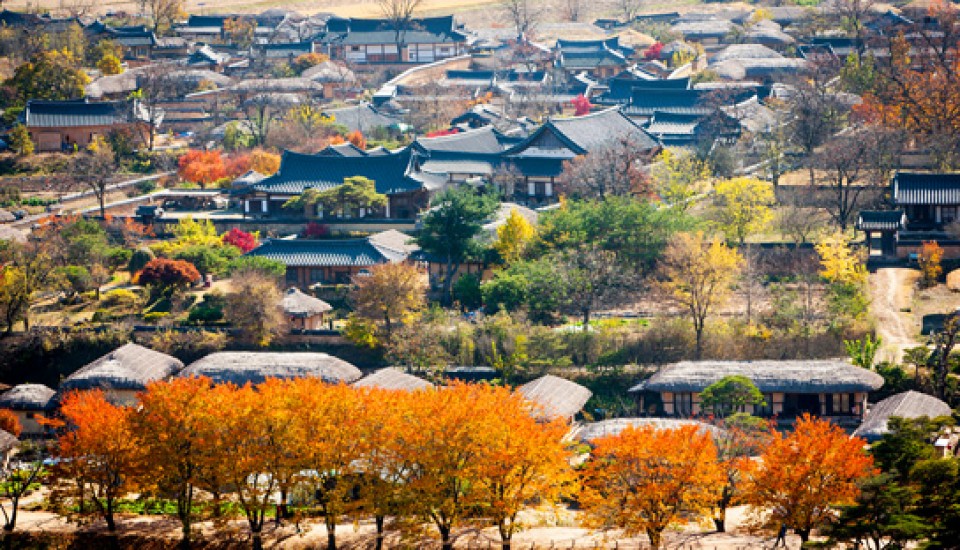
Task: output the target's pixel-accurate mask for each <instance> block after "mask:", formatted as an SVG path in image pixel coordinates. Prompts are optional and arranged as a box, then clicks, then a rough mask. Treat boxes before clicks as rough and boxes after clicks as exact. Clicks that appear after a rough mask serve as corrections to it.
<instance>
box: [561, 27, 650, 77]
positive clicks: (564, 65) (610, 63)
mask: <svg viewBox="0 0 960 550" xmlns="http://www.w3.org/2000/svg"><path fill="white" fill-rule="evenodd" d="M556 50H557V66H558V67H559V68H560V69H562V70H563V71H564V72H565V73H567V74H568V75H574V74H578V73H586V74H588V75H589V76H590V77H592V78H594V79H603V78H609V77H611V76H613V75H615V74H617V73H619V72H621V71H623V70H624V69H625V68H626V67H627V65H628V64H629V61H628V58H629V57H630V56H631V55H632V54H633V51H632V50H631V49H630V48H625V47H623V46H621V45H620V39H619V38H618V37H616V36H615V37H612V38H607V39H605V40H564V39H560V40H557V48H556Z"/></svg>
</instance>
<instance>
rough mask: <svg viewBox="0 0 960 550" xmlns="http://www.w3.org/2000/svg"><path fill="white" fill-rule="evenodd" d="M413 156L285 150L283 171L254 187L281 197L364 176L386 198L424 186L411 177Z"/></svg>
mask: <svg viewBox="0 0 960 550" xmlns="http://www.w3.org/2000/svg"><path fill="white" fill-rule="evenodd" d="M409 166H410V153H409V151H408V150H404V151H402V152H400V153H395V154H390V155H380V156H364V157H343V156H318V155H305V154H301V153H294V152H292V151H284V153H283V158H282V159H281V161H280V170H279V171H278V172H277V173H276V174H274V175H273V176H270V177H269V178H266V179H264V180H263V181H261V182H259V183H256V184H254V185H253V186H252V187H253V189H255V190H257V191H265V192H269V193H279V194H300V193H303V191H304V190H306V189H308V188H316V189H321V190H323V189H330V188H332V187H336V186H338V185H341V184H343V180H345V179H346V178H350V177H353V176H363V177H365V178H369V179H372V180H373V181H374V182H375V183H376V188H377V192H378V193H382V194H385V195H390V194H395V193H404V192H407V191H414V190H416V189H420V188H421V187H422V184H421V183H420V182H418V181H416V180H414V179H413V178H411V177H409V176H408V168H409Z"/></svg>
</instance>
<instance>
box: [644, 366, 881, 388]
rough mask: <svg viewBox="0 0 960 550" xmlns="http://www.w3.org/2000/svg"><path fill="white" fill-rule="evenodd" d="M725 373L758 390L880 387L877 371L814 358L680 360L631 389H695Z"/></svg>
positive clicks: (879, 377) (710, 382) (705, 385)
mask: <svg viewBox="0 0 960 550" xmlns="http://www.w3.org/2000/svg"><path fill="white" fill-rule="evenodd" d="M727 376H746V377H747V378H749V379H750V380H752V381H753V383H754V384H755V385H756V386H757V389H759V390H760V391H761V392H764V393H772V392H783V393H841V392H843V393H846V392H851V393H852V392H870V391H873V390H877V389H880V386H883V377H882V376H880V375H879V374H877V373H875V372H872V371H868V370H866V369H862V368H860V367H855V366H853V365H851V364H850V363H849V362H848V361H847V360H845V359H823V360H816V361H682V362H680V363H675V364H673V365H667V366H665V367H663V368H662V369H660V370H659V371H658V372H657V373H656V374H654V375H653V376H651V377H650V378H648V379H647V380H644V381H643V382H641V383H639V384H637V385H636V386H634V387H632V388H630V391H631V392H640V391H654V392H674V393H678V392H695V393H699V392H701V391H703V390H704V389H706V387H707V386H709V385H711V384H713V383H714V382H717V381H719V380H721V379H722V378H725V377H727Z"/></svg>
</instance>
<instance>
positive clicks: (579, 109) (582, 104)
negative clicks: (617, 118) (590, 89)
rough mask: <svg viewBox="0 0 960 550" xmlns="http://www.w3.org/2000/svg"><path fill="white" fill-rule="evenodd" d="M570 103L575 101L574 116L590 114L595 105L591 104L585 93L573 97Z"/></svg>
mask: <svg viewBox="0 0 960 550" xmlns="http://www.w3.org/2000/svg"><path fill="white" fill-rule="evenodd" d="M570 103H573V109H574V110H573V115H574V116H583V115H585V114H588V113H589V112H590V108H591V107H593V105H590V100H589V99H587V98H586V97H584V96H583V94H580V95H578V96H577V97H575V98H573V99H571V100H570Z"/></svg>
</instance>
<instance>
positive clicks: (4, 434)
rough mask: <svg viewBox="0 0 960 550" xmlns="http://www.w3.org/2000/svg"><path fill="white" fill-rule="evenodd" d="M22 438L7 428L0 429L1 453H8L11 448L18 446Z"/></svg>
mask: <svg viewBox="0 0 960 550" xmlns="http://www.w3.org/2000/svg"><path fill="white" fill-rule="evenodd" d="M19 442H20V440H19V439H17V436H15V435H13V434H12V433H10V432H8V431H6V430H0V453H7V452H9V451H10V449H12V448H14V447H16V446H17V443H19Z"/></svg>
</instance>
